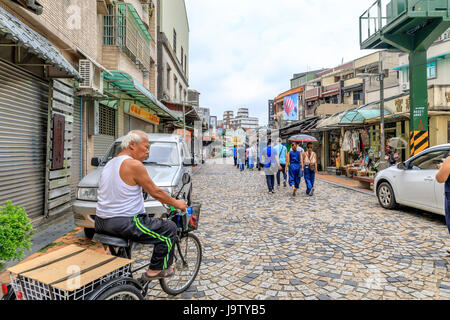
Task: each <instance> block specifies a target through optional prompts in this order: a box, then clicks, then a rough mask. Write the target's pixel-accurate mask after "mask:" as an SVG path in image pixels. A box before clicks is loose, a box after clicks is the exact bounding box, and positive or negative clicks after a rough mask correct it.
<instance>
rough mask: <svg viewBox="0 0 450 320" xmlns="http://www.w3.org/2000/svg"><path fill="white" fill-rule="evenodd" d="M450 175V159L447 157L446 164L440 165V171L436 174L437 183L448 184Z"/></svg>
mask: <svg viewBox="0 0 450 320" xmlns="http://www.w3.org/2000/svg"><path fill="white" fill-rule="evenodd" d="M449 174H450V157H447V159H445V161H444V163H443V164H440V165H439V171H438V173H437V174H436V181H437V182H439V183H444V182H446V181H447V179H448V176H449Z"/></svg>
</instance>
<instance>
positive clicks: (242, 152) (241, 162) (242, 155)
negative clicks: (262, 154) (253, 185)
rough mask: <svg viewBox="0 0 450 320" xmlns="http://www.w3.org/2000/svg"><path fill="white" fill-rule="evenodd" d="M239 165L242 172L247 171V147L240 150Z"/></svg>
mask: <svg viewBox="0 0 450 320" xmlns="http://www.w3.org/2000/svg"><path fill="white" fill-rule="evenodd" d="M238 165H239V169H240V170H241V171H244V169H245V147H244V146H243V145H240V146H239V148H238Z"/></svg>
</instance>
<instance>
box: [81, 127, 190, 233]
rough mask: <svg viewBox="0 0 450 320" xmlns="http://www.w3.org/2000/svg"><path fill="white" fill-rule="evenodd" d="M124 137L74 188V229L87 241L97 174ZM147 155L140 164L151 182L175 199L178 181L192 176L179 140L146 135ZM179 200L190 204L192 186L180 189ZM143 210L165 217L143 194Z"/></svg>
mask: <svg viewBox="0 0 450 320" xmlns="http://www.w3.org/2000/svg"><path fill="white" fill-rule="evenodd" d="M123 138H124V137H121V138H119V139H117V140H116V141H115V142H114V143H113V144H112V145H111V147H110V148H109V151H108V152H107V153H106V155H105V156H104V157H103V159H99V158H92V160H91V164H92V165H93V166H95V167H97V168H96V169H95V170H94V171H93V172H91V173H89V174H88V175H87V176H86V177H84V178H83V179H82V180H81V181H80V183H79V184H78V193H77V199H76V200H75V201H74V203H73V212H74V217H75V225H76V226H79V227H82V228H84V231H85V234H86V236H87V237H92V236H93V235H94V228H95V220H94V219H95V215H96V206H97V189H98V183H99V179H100V174H101V172H102V170H103V168H104V166H105V165H106V163H107V162H108V161H109V160H111V159H112V158H114V157H115V156H116V155H117V154H119V153H120V151H121V147H120V144H121V142H122V140H123ZM148 139H149V142H150V155H149V157H148V159H147V160H145V161H144V162H143V163H144V165H145V167H146V169H147V172H148V174H149V175H150V177H151V178H152V180H153V182H155V184H156V185H157V186H159V187H161V188H162V189H163V190H164V191H166V192H167V193H168V194H169V195H171V196H175V195H176V194H178V191H179V190H180V188H181V187H182V185H183V183H182V177H183V174H184V173H185V172H186V173H188V174H189V175H191V174H192V166H193V164H194V158H192V156H191V153H190V151H189V148H188V147H187V145H186V143H185V142H184V140H183V138H182V137H180V136H177V135H170V134H148ZM180 195H181V196H184V198H185V199H187V202H188V204H189V205H190V203H191V197H192V182H190V183H188V184H187V185H185V186H184V187H183V190H182V191H181V194H180ZM143 197H144V199H145V202H144V206H145V210H146V212H147V213H149V214H153V215H154V216H156V217H159V216H161V215H162V214H164V213H166V210H165V209H164V207H163V206H162V204H161V203H160V202H159V201H157V200H155V199H153V198H152V197H151V196H150V195H148V194H147V193H146V192H144V193H143Z"/></svg>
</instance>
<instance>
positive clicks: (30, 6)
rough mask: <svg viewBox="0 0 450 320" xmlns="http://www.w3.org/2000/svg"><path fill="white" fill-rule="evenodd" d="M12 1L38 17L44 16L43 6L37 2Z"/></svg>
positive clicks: (31, 0)
mask: <svg viewBox="0 0 450 320" xmlns="http://www.w3.org/2000/svg"><path fill="white" fill-rule="evenodd" d="M11 1H12V2H15V3H17V4H19V5H21V6H22V7H24V8H25V9H27V10H30V11H31V12H33V13H35V14H37V15H40V14H42V10H43V8H42V5H41V4H40V3H39V2H37V1H36V0H11Z"/></svg>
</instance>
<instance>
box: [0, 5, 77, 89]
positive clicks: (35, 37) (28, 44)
mask: <svg viewBox="0 0 450 320" xmlns="http://www.w3.org/2000/svg"><path fill="white" fill-rule="evenodd" d="M0 35H1V36H4V37H5V38H6V39H8V40H10V41H13V42H14V43H16V44H17V45H18V46H21V47H24V48H26V49H27V50H28V51H29V52H31V53H33V54H35V55H36V56H38V57H39V58H40V59H42V60H44V62H45V63H46V64H48V65H51V66H52V67H54V68H55V69H57V70H59V71H61V72H64V73H65V74H67V75H68V76H70V77H74V78H76V79H77V80H81V76H80V74H79V73H78V71H77V70H75V68H74V67H72V65H70V63H69V62H67V60H66V59H65V58H64V57H63V56H62V54H61V53H60V52H59V51H58V50H57V49H56V48H55V46H54V45H53V44H51V43H50V42H49V41H48V40H47V39H45V38H44V37H43V36H41V35H40V34H39V33H37V32H36V31H34V30H33V29H31V28H30V27H29V26H27V25H26V24H24V23H23V22H22V21H20V20H19V19H18V18H16V17H15V16H13V15H12V14H11V13H9V12H8V11H6V10H5V9H3V8H1V7H0Z"/></svg>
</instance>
